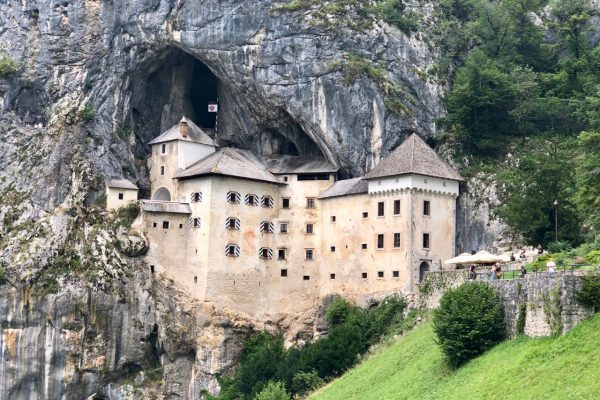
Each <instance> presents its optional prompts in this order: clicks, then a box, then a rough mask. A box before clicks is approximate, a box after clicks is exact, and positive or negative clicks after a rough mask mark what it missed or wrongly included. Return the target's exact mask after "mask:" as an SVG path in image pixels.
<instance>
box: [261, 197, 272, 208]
mask: <svg viewBox="0 0 600 400" xmlns="http://www.w3.org/2000/svg"><path fill="white" fill-rule="evenodd" d="M273 204H274V202H273V198H272V197H271V196H263V197H261V199H260V205H261V207H268V208H273Z"/></svg>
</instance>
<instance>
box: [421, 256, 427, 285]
mask: <svg viewBox="0 0 600 400" xmlns="http://www.w3.org/2000/svg"><path fill="white" fill-rule="evenodd" d="M428 271H429V263H428V262H427V261H423V262H422V263H421V265H419V283H420V282H423V278H425V273H426V272H428Z"/></svg>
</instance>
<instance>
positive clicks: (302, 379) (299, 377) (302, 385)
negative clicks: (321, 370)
mask: <svg viewBox="0 0 600 400" xmlns="http://www.w3.org/2000/svg"><path fill="white" fill-rule="evenodd" d="M321 386H323V379H321V377H320V376H319V374H318V373H317V371H315V370H314V369H313V370H311V371H309V372H303V371H300V372H298V373H297V374H296V375H294V378H293V379H292V392H293V393H298V394H299V395H301V396H302V395H305V394H306V393H308V392H312V391H313V390H315V389H317V388H319V387H321Z"/></svg>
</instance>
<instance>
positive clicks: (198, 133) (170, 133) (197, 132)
mask: <svg viewBox="0 0 600 400" xmlns="http://www.w3.org/2000/svg"><path fill="white" fill-rule="evenodd" d="M182 122H183V123H187V125H188V134H187V137H183V136H182V135H181V123H182ZM172 140H183V141H186V142H193V143H200V144H207V145H210V146H216V145H217V144H216V143H215V141H214V140H212V139H211V138H210V136H208V135H207V134H206V132H204V131H203V130H202V128H200V127H199V126H198V125H196V124H195V123H194V122H192V121H191V120H189V119H186V118H185V117H183V118H181V120H180V121H179V122H178V123H176V124H175V125H173V126H172V127H170V128H169V129H167V130H166V131H165V132H163V133H162V134H161V135H160V136H158V137H157V138H155V139H154V140H152V141H151V142H150V144H158V143H164V142H170V141H172Z"/></svg>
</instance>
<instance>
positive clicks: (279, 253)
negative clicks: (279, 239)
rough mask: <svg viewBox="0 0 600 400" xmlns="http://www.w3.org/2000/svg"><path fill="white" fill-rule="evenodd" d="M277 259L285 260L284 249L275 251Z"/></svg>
mask: <svg viewBox="0 0 600 400" xmlns="http://www.w3.org/2000/svg"><path fill="white" fill-rule="evenodd" d="M277 259H278V260H285V249H278V250H277Z"/></svg>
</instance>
